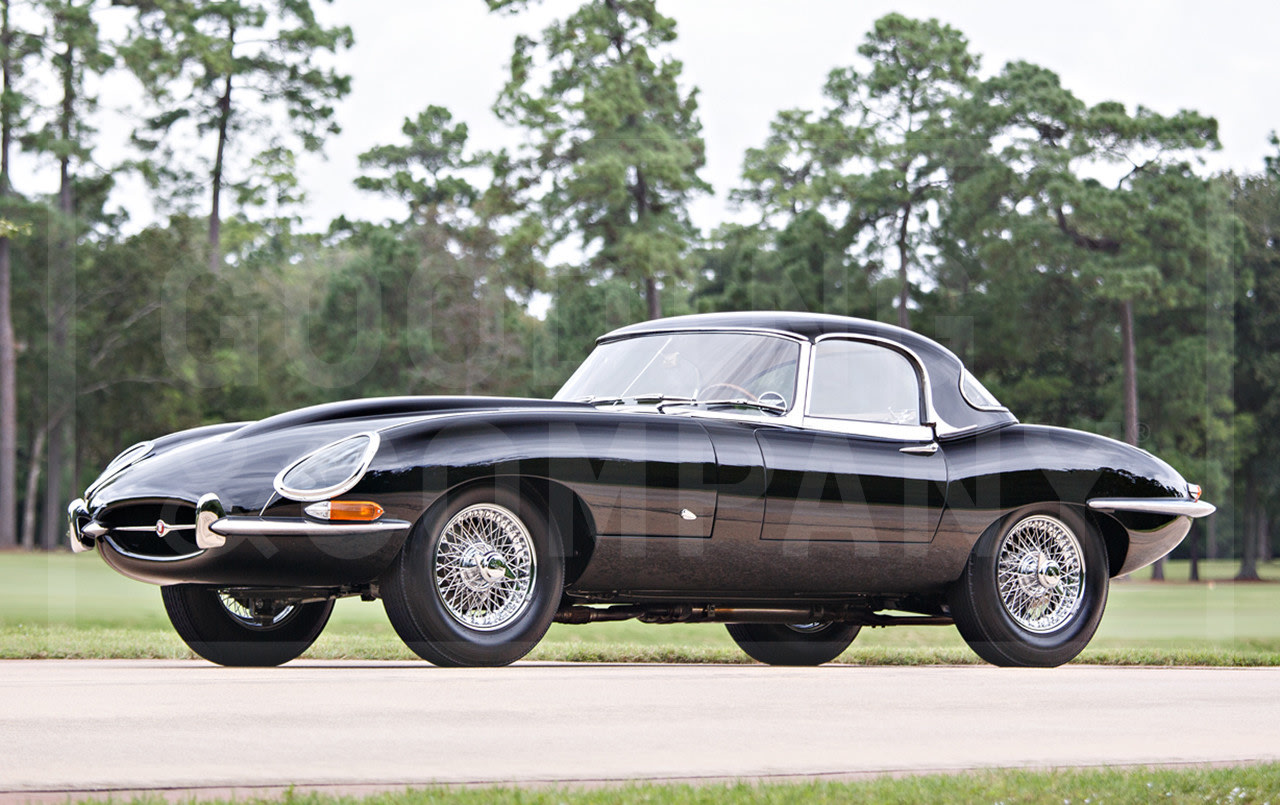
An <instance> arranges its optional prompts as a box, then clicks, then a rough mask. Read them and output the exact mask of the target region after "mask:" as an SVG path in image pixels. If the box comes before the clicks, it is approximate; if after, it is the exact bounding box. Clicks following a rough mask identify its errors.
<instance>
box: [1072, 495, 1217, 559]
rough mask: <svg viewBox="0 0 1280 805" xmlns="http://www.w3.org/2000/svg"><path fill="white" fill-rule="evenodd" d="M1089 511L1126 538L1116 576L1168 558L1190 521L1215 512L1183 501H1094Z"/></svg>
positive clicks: (1206, 505)
mask: <svg viewBox="0 0 1280 805" xmlns="http://www.w3.org/2000/svg"><path fill="white" fill-rule="evenodd" d="M1089 508H1090V509H1092V510H1093V511H1095V512H1099V513H1100V514H1105V515H1109V516H1110V517H1111V518H1113V519H1114V520H1116V521H1117V522H1119V523H1120V525H1121V526H1123V527H1124V529H1125V531H1126V532H1127V533H1128V535H1129V544H1128V549H1127V550H1126V552H1125V557H1124V563H1123V564H1122V566H1121V567H1120V570H1119V571H1118V573H1117V574H1116V575H1124V574H1126V573H1132V572H1133V571H1135V570H1138V569H1139V568H1143V567H1146V566H1147V565H1149V564H1151V563H1152V562H1154V561H1156V560H1157V559H1160V558H1161V557H1163V556H1165V555H1167V554H1168V553H1169V551H1172V550H1173V549H1174V548H1176V547H1177V546H1178V543H1180V542H1182V540H1183V538H1185V537H1186V536H1187V532H1188V531H1190V530H1191V521H1192V519H1194V518H1197V517H1207V516H1208V515H1210V514H1213V513H1214V511H1216V510H1217V507H1215V506H1214V505H1213V504H1212V503H1205V502H1204V501H1202V500H1189V499H1182V498H1094V499H1092V500H1090V501H1089Z"/></svg>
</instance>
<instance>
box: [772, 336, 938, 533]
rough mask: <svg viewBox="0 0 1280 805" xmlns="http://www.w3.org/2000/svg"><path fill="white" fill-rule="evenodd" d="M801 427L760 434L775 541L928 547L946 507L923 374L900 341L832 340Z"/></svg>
mask: <svg viewBox="0 0 1280 805" xmlns="http://www.w3.org/2000/svg"><path fill="white" fill-rule="evenodd" d="M809 381H810V385H809V393H808V395H807V398H806V403H805V406H806V408H805V417H804V420H803V427H801V428H777V429H761V430H760V431H758V432H757V439H758V441H759V443H760V450H761V453H762V454H763V457H764V463H765V467H766V471H767V491H766V504H765V520H764V527H763V530H762V532H761V538H762V539H767V540H807V541H823V542H825V541H842V542H877V543H922V542H929V541H930V540H932V539H933V535H934V532H935V531H936V530H937V527H938V522H939V520H940V519H941V516H942V509H943V505H944V503H945V501H946V486H947V466H946V460H945V458H944V456H943V453H942V450H941V449H939V447H938V445H937V442H936V441H935V440H934V434H933V427H932V424H931V423H929V422H927V421H926V419H925V417H926V412H927V411H928V410H929V408H928V405H927V401H926V400H925V397H924V383H923V369H922V367H921V366H920V365H919V362H918V361H917V360H915V358H914V356H911V355H909V354H908V353H906V352H905V351H903V350H901V349H899V348H897V347H895V346H894V345H892V344H888V343H887V342H886V343H881V342H875V341H870V340H865V339H859V338H853V337H834V338H825V339H821V340H819V341H818V343H817V344H815V346H814V349H813V364H812V367H811V370H810V372H809Z"/></svg>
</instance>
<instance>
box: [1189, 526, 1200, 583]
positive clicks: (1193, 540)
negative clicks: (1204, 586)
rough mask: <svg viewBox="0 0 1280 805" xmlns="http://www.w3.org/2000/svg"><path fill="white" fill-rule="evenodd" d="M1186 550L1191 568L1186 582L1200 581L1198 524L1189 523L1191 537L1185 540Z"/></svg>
mask: <svg viewBox="0 0 1280 805" xmlns="http://www.w3.org/2000/svg"><path fill="white" fill-rule="evenodd" d="M1187 549H1188V550H1189V551H1190V552H1191V568H1190V570H1189V571H1188V573H1187V581H1200V522H1199V521H1198V520H1195V521H1192V523H1191V537H1190V539H1188V540H1187Z"/></svg>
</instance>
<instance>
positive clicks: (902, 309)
mask: <svg viewBox="0 0 1280 805" xmlns="http://www.w3.org/2000/svg"><path fill="white" fill-rule="evenodd" d="M910 222H911V205H909V204H908V205H907V206H906V208H905V209H903V211H902V225H901V226H900V227H898V326H899V327H903V328H906V327H910V326H911V314H910V313H909V312H908V311H907V301H908V300H909V299H910V297H911V285H910V283H909V282H908V281H907V260H908V257H907V254H908V250H907V225H908V224H909V223H910Z"/></svg>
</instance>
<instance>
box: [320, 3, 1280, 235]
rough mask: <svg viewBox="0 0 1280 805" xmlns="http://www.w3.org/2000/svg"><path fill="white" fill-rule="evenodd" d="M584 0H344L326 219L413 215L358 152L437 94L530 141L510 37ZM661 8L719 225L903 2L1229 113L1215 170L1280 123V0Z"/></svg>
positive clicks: (485, 140)
mask: <svg viewBox="0 0 1280 805" xmlns="http://www.w3.org/2000/svg"><path fill="white" fill-rule="evenodd" d="M577 5H578V2H577V0H547V2H545V3H544V4H543V5H542V6H541V7H537V8H535V11H534V13H531V14H527V15H518V16H516V17H508V16H504V15H495V14H490V13H488V12H487V11H486V9H485V7H484V3H483V2H482V0H365V2H362V3H358V4H357V3H352V2H349V0H347V1H346V2H344V0H338V2H337V3H336V4H335V5H334V6H333V7H332V9H331V10H330V11H329V15H330V16H331V18H333V19H344V21H346V22H347V24H350V25H351V26H353V28H354V30H355V35H356V46H355V48H354V49H353V50H352V51H351V52H350V53H349V54H348V55H347V56H346V57H345V59H344V63H345V68H346V69H347V70H348V71H349V72H351V73H352V74H353V75H354V76H355V82H354V89H353V92H352V94H351V96H349V98H348V99H347V101H346V102H345V103H344V104H343V106H342V107H341V109H340V112H339V114H340V120H341V124H342V126H343V129H344V132H343V134H342V135H341V136H339V137H337V138H335V139H333V140H332V141H331V142H330V143H329V146H328V148H327V151H328V160H327V162H316V163H308V164H307V165H306V166H305V170H306V173H307V175H306V177H305V179H304V182H305V184H306V186H307V187H308V188H309V190H310V209H309V212H310V216H309V217H311V218H312V219H313V220H315V221H318V222H325V221H328V220H330V219H331V218H333V217H335V216H336V215H337V214H339V213H346V214H347V215H348V216H352V215H353V214H354V215H356V216H359V217H370V218H379V217H382V216H384V215H386V214H388V213H390V212H392V211H395V212H398V210H396V209H395V208H394V207H387V208H382V209H378V208H377V207H376V206H375V205H376V201H375V199H373V198H371V197H370V196H368V195H367V194H364V193H360V192H358V191H355V190H353V189H352V185H351V178H352V177H353V176H354V175H355V173H356V156H357V155H358V154H359V153H360V152H361V151H363V150H365V149H367V148H369V147H370V146H372V145H375V144H379V143H386V142H393V141H395V140H396V139H397V138H398V137H399V136H400V133H399V127H400V125H401V122H402V121H403V119H404V118H405V117H406V116H409V115H414V114H416V113H417V112H418V111H420V110H421V109H423V108H425V107H426V106H427V105H428V104H431V103H434V104H438V105H442V106H446V107H448V108H449V109H450V110H451V111H452V112H453V114H454V117H455V119H457V120H464V121H466V122H467V123H468V125H469V126H470V128H471V134H472V142H473V144H474V145H475V146H477V147H481V148H496V147H500V146H503V145H506V146H508V147H512V146H515V145H517V144H518V143H519V142H520V137H521V133H520V132H519V131H516V130H513V129H509V128H507V127H505V126H503V125H502V124H501V123H499V122H498V121H497V120H496V119H495V118H494V117H493V114H492V112H491V111H490V106H491V104H492V103H493V100H494V98H495V97H496V96H497V94H498V91H499V89H500V88H501V86H502V83H503V81H504V80H505V77H506V64H507V60H508V58H509V57H510V53H511V41H512V39H513V37H514V36H515V35H516V33H518V32H529V33H536V32H537V31H539V30H541V28H542V27H543V25H544V24H545V22H546V21H547V20H548V19H551V18H553V17H560V16H564V15H565V14H566V13H568V12H569V11H571V10H572V9H573V8H575V7H576V6H577ZM356 9H360V11H359V12H356ZM659 9H660V10H661V11H663V12H664V13H666V14H669V15H671V16H674V17H675V18H676V20H677V22H678V25H679V28H678V30H679V35H680V37H679V40H678V41H677V42H676V45H675V49H674V51H675V56H676V57H677V58H679V59H681V60H682V61H683V62H684V65H685V72H684V77H685V81H686V83H687V85H689V86H696V87H698V88H699V89H700V95H699V106H700V115H701V119H702V123H703V135H704V137H705V138H706V142H707V159H708V162H707V167H706V169H705V170H704V172H703V177H704V178H705V179H706V180H707V181H709V182H710V183H711V185H712V186H713V188H714V190H715V194H716V195H715V197H714V198H707V199H704V200H702V201H700V202H698V203H697V204H696V205H695V207H694V210H693V217H694V221H695V223H696V224H698V225H699V226H700V227H702V228H703V229H704V230H705V229H710V228H711V227H714V226H715V225H716V224H718V223H720V222H721V221H723V220H725V218H726V217H728V216H730V215H731V213H730V212H729V211H728V210H727V205H726V203H725V198H726V196H727V193H728V191H729V190H730V189H731V188H733V187H734V186H736V185H737V183H738V177H739V173H740V169H741V165H742V157H743V154H744V152H745V151H746V149H747V148H750V147H753V146H758V145H760V144H762V143H763V141H764V138H765V136H766V135H767V133H768V125H769V122H770V121H771V120H772V119H773V117H774V116H775V114H776V113H777V112H778V110H780V109H784V108H791V107H803V108H817V107H819V106H820V105H821V104H822V98H821V93H820V90H821V86H822V83H823V81H824V79H825V78H826V75H827V73H828V71H830V70H831V69H832V68H833V67H836V66H843V65H848V64H853V63H855V61H856V59H857V55H856V48H857V46H858V45H859V44H860V43H861V42H862V40H863V38H864V37H865V35H866V32H867V31H868V30H869V29H870V28H871V25H872V23H873V22H874V21H875V20H876V19H877V18H878V17H880V16H883V15H884V14H887V13H889V12H891V11H895V10H896V11H899V12H901V13H903V14H907V15H909V16H915V17H937V18H939V19H940V20H942V21H944V22H947V23H950V24H951V25H953V26H955V27H956V28H958V29H959V30H960V31H962V32H963V33H964V34H965V35H966V36H967V37H968V38H969V41H970V43H971V47H972V50H973V52H975V53H977V54H980V55H981V57H982V68H983V72H984V74H989V73H994V72H996V71H998V70H999V69H1000V68H1001V67H1002V66H1003V65H1004V64H1005V63H1006V62H1008V61H1010V60H1014V59H1025V60H1028V61H1031V62H1034V63H1037V64H1040V65H1042V66H1044V67H1047V68H1049V69H1051V70H1054V71H1055V72H1057V73H1058V74H1059V75H1060V76H1062V79H1063V84H1064V86H1066V87H1067V88H1069V89H1071V90H1072V91H1074V92H1075V93H1076V94H1077V95H1079V96H1080V97H1081V98H1083V99H1084V100H1085V101H1086V102H1088V103H1096V102H1098V101H1102V100H1119V101H1122V102H1124V103H1125V104H1126V105H1129V106H1130V107H1132V106H1133V105H1135V104H1139V103H1141V104H1143V105H1146V106H1148V107H1150V108H1152V109H1155V110H1156V111H1158V112H1163V113H1172V112H1174V111H1176V110H1178V109H1184V108H1186V109H1195V110H1197V111H1200V112H1202V113H1204V114H1209V115H1213V116H1215V117H1217V118H1218V121H1219V124H1220V136H1221V139H1222V144H1223V149H1222V151H1221V152H1220V153H1218V154H1215V155H1213V156H1212V157H1211V160H1210V163H1209V167H1210V168H1213V169H1219V168H1234V169H1237V170H1242V171H1255V170H1258V169H1260V168H1261V166H1262V157H1263V155H1264V154H1266V153H1268V152H1269V146H1268V144H1267V135H1268V132H1270V131H1271V130H1273V129H1280V81H1278V80H1277V79H1278V78H1280V50H1278V49H1277V47H1276V44H1275V32H1276V31H1277V30H1280V3H1276V2H1245V1H1243V0H1240V1H1237V0H1220V2H1216V3H1205V2H1202V1H1201V2H1190V1H1188V0H1175V1H1163V2H1162V1H1160V0H1109V1H1107V0H1102V1H1099V0H1076V1H1075V2H1072V3H1063V4H1053V5H1050V4H1041V3H1030V2H1026V1H1025V0H1023V1H1022V2H1009V1H1008V0H1000V1H998V2H991V1H990V0H984V1H983V2H978V1H977V0H967V1H966V2H954V0H953V2H943V1H942V0H918V1H916V2H902V3H891V2H884V1H883V0H856V1H855V0H659ZM353 12H355V13H353Z"/></svg>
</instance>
